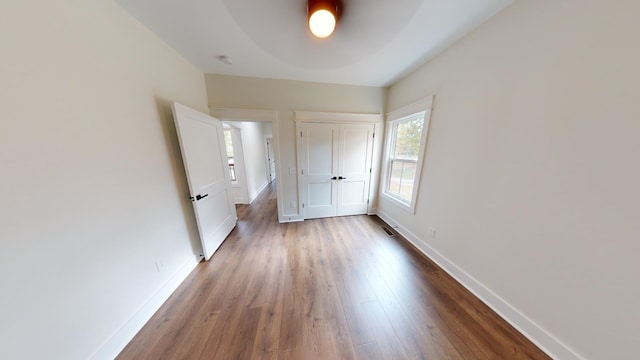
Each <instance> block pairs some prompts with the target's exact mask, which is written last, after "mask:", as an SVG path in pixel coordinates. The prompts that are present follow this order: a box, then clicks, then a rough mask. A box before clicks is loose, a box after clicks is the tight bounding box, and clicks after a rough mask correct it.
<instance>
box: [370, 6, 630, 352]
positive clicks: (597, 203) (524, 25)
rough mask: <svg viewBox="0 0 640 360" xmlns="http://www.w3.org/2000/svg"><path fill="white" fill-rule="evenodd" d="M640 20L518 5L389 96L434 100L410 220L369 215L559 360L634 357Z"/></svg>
mask: <svg viewBox="0 0 640 360" xmlns="http://www.w3.org/2000/svg"><path fill="white" fill-rule="evenodd" d="M638 13H640V4H639V3H638V2H636V1H614V2H606V1H578V0H572V1H552V0H541V1H519V2H516V3H515V4H514V5H512V6H511V7H509V8H508V9H507V10H506V11H504V12H503V13H501V14H500V15H498V16H497V17H496V18H494V19H493V20H491V21H489V22H488V23H487V24H485V25H484V26H482V27H481V28H480V29H478V30H477V31H475V32H474V33H472V34H471V35H470V36H468V37H466V38H465V39H464V40H463V41H461V42H459V43H458V44H457V45H455V46H453V47H452V48H450V49H449V50H447V51H446V52H445V53H443V54H441V55H440V56H438V57H437V58H436V59H435V60H433V61H431V62H429V63H428V64H426V65H424V66H423V67H421V68H420V69H419V70H418V71H416V72H415V73H413V74H411V75H410V76H408V77H407V78H406V79H404V80H402V81H400V82H399V83H397V84H395V85H393V86H392V87H391V88H390V90H389V94H388V95H389V97H388V109H389V110H394V109H397V108H399V107H401V106H403V105H405V104H409V103H411V102H413V101H415V100H417V99H419V98H422V97H424V96H427V95H435V103H434V107H433V116H432V120H431V129H430V133H429V139H428V146H427V153H426V158H425V162H424V172H423V177H422V179H421V183H420V193H419V198H418V206H417V210H416V214H415V215H412V216H409V215H408V214H406V213H405V212H402V211H401V210H400V209H397V208H395V207H394V205H393V204H392V203H391V202H389V201H384V200H381V201H380V206H379V207H380V212H381V213H382V214H385V215H386V216H387V218H388V219H393V220H394V221H395V222H396V223H397V224H399V225H400V226H401V229H403V231H404V232H405V233H406V234H408V235H409V236H410V237H411V238H412V239H413V240H414V241H416V243H417V244H418V245H419V246H420V247H421V248H422V249H423V250H424V251H426V252H427V253H430V254H431V255H432V256H434V257H435V258H437V259H438V260H439V261H441V263H443V264H444V265H446V267H448V269H449V270H450V271H452V272H453V273H454V274H455V275H456V276H458V277H459V278H460V279H462V280H463V281H465V282H466V283H467V285H468V286H470V287H471V288H472V289H474V291H476V293H478V294H480V295H481V296H483V297H484V298H485V300H488V302H489V303H491V304H492V305H493V306H494V307H495V308H497V309H498V310H499V311H501V312H502V313H503V314H505V315H506V317H507V318H510V319H511V320H512V321H513V322H514V323H516V325H518V326H519V327H520V328H521V329H522V330H523V331H525V332H526V333H528V334H529V335H532V336H533V337H534V338H535V339H536V341H538V343H540V344H541V345H542V346H544V347H545V348H547V350H549V351H550V352H551V353H553V354H555V355H556V356H557V357H558V358H563V359H564V358H566V359H569V358H576V357H578V356H582V357H584V358H588V359H631V358H636V357H637V353H638V350H637V335H638V334H640V325H638V324H640V311H638V299H640V286H639V285H638V279H639V278H640V261H638V254H640V241H638V240H639V237H638V234H639V233H640V220H639V219H638V218H639V216H640V211H639V207H638V206H639V205H638V204H640V190H639V188H638V184H640V166H639V161H640V141H639V140H638V134H640V106H638V100H637V98H638V84H640V71H639V70H638V64H640V47H639V46H638V34H640V22H638V20H637V14H638ZM428 226H433V227H435V228H436V229H437V233H436V234H437V235H436V237H435V238H431V237H430V236H429V235H428V230H427V228H428ZM562 344H565V345H566V346H563V345H562ZM570 349H573V351H574V353H572V352H571V350H570Z"/></svg>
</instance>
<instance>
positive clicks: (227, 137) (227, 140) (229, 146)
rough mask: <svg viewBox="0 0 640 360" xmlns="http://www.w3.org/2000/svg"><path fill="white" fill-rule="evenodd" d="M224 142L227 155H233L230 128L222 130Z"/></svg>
mask: <svg viewBox="0 0 640 360" xmlns="http://www.w3.org/2000/svg"><path fill="white" fill-rule="evenodd" d="M224 143H225V145H226V146H227V156H228V157H230V158H232V157H233V142H232V141H231V130H225V131H224Z"/></svg>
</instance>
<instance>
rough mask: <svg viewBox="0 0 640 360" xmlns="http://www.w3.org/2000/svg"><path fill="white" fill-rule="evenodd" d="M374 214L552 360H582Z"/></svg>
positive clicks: (401, 229) (380, 213) (410, 235)
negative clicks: (552, 359)
mask: <svg viewBox="0 0 640 360" xmlns="http://www.w3.org/2000/svg"><path fill="white" fill-rule="evenodd" d="M377 215H378V217H379V218H380V219H382V220H383V221H384V222H386V223H387V224H389V225H390V226H391V227H393V228H394V230H396V231H397V232H398V233H399V234H400V235H402V237H404V238H405V239H407V241H409V242H410V243H411V244H412V245H413V246H414V247H415V248H417V249H418V250H420V251H421V252H422V253H423V254H424V255H426V256H427V257H428V258H429V259H431V260H433V262H435V263H436V264H438V266H440V267H441V268H442V269H443V270H444V271H446V272H447V273H448V274H449V275H451V276H452V277H453V278H454V279H455V280H456V281H458V282H459V283H460V284H461V285H462V286H464V287H465V288H466V289H467V290H469V291H470V292H471V293H472V294H474V295H475V296H476V297H478V298H479V299H480V300H481V301H482V302H483V303H485V304H486V305H487V306H489V307H490V308H491V309H492V310H493V311H495V312H496V313H497V314H498V315H500V317H502V318H503V319H504V320H505V321H507V322H508V323H509V324H511V325H512V326H513V327H514V328H516V329H517V330H518V331H519V332H520V333H521V334H523V335H524V336H525V337H527V338H528V339H529V340H531V342H533V343H534V344H536V346H538V347H539V348H540V349H541V350H542V351H544V352H545V353H547V355H549V356H551V357H552V358H554V359H562V360H583V359H584V358H583V357H582V356H580V355H579V354H578V353H576V352H575V351H573V350H572V349H571V348H569V347H568V346H567V345H565V344H564V343H562V342H561V341H560V340H558V339H557V338H555V337H554V336H553V335H551V334H549V333H548V332H547V331H546V330H545V329H543V328H542V327H541V326H539V325H538V324H536V323H535V322H534V321H533V320H531V319H529V318H528V317H527V316H526V315H524V314H523V313H521V312H520V311H519V310H518V309H516V308H515V307H513V306H512V305H511V304H509V303H508V302H507V301H505V300H504V299H502V298H501V297H500V296H499V295H498V294H496V293H494V292H493V291H491V289H489V288H487V287H486V286H484V285H483V284H482V283H481V282H479V281H478V280H476V279H475V278H474V277H473V276H471V275H469V274H467V273H466V272H465V271H464V270H462V269H461V268H460V267H458V266H457V265H456V264H455V263H453V262H452V261H451V260H449V259H447V258H446V257H445V256H444V255H442V254H440V253H439V252H438V251H436V250H435V249H434V248H432V247H431V246H429V245H428V244H427V243H426V242H425V241H422V240H421V239H419V238H418V237H417V236H416V235H415V234H413V233H412V232H411V231H409V230H408V229H406V228H405V227H404V226H402V225H401V224H400V222H398V221H396V220H395V219H393V218H391V217H390V216H389V215H388V214H386V213H384V212H383V211H380V210H379V209H378V213H377Z"/></svg>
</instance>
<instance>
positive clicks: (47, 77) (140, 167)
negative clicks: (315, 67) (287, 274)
mask: <svg viewBox="0 0 640 360" xmlns="http://www.w3.org/2000/svg"><path fill="white" fill-rule="evenodd" d="M0 44H1V47H2V56H0V79H1V80H0V122H1V123H2V130H1V131H0V164H1V170H0V171H1V177H0V199H2V202H1V205H0V244H1V246H2V250H1V251H0V274H1V275H0V279H2V280H1V282H0V288H1V289H2V290H1V291H2V296H0V308H1V309H2V321H1V323H0V358H3V359H87V358H89V357H90V356H91V355H92V354H94V353H96V351H98V350H99V349H101V347H102V346H103V345H105V348H103V350H102V352H99V353H98V354H97V356H98V357H111V356H113V355H114V352H117V351H118V350H119V348H118V347H119V346H123V345H124V344H125V343H126V341H127V340H128V339H127V336H128V335H127V334H128V333H127V331H129V332H130V331H135V330H137V329H135V328H136V326H137V325H138V324H139V323H140V322H141V321H144V320H146V318H145V317H146V316H148V315H150V314H149V311H150V310H154V306H156V305H158V301H160V302H161V301H162V300H163V297H165V296H166V295H168V293H170V291H171V290H172V288H173V287H174V286H175V285H176V284H177V283H179V281H180V280H182V279H183V278H184V275H185V274H186V273H188V271H189V270H191V269H192V268H193V267H194V266H195V264H196V262H195V254H196V253H197V252H198V240H197V232H196V231H195V228H194V225H193V224H192V220H191V219H192V217H191V216H192V215H191V205H190V204H189V202H188V201H187V200H186V196H187V186H186V182H185V181H184V180H183V179H184V174H183V170H182V168H181V167H182V163H181V160H180V154H179V150H178V149H179V148H178V144H177V139H176V137H175V130H174V126H173V120H172V118H171V110H170V107H169V100H174V99H175V100H178V101H180V102H182V103H184V104H185V105H188V106H191V107H195V108H196V109H199V110H201V111H203V112H207V97H206V89H205V84H204V76H203V74H202V73H201V72H200V71H198V70H197V69H195V68H194V67H193V66H192V65H190V64H189V63H188V62H187V61H185V60H184V59H183V58H182V57H180V56H179V55H177V54H176V52H175V51H174V50H172V49H171V48H169V47H168V46H167V45H165V44H164V43H163V42H161V41H160V40H159V39H158V38H157V37H156V36H154V35H153V34H151V33H150V32H149V31H148V30H147V29H145V28H144V27H142V26H141V25H140V24H139V23H137V22H136V21H135V20H133V19H132V18H131V17H130V16H129V15H128V14H126V13H125V12H124V11H123V10H121V9H120V8H119V7H118V6H117V5H115V4H114V3H113V2H111V1H81V0H61V1H52V2H48V1H38V2H33V1H3V2H1V3H0ZM156 260H161V261H162V263H163V267H162V271H161V272H158V271H157V270H156V267H155V264H154V262H155V261H156ZM174 274H175V276H174ZM163 285H166V286H165V287H163ZM154 295H156V296H155V297H154ZM149 301H151V302H150V303H149ZM149 304H151V306H150V305H149ZM145 305H146V307H145ZM139 310H140V311H139ZM132 318H133V320H132ZM129 320H132V321H129ZM128 321H129V322H128ZM123 326H124V328H122V327H123ZM119 330H123V331H124V332H122V331H120V332H119ZM113 335H115V338H113V339H112V338H111V337H112V336H113Z"/></svg>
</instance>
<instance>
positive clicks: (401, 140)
mask: <svg viewBox="0 0 640 360" xmlns="http://www.w3.org/2000/svg"><path fill="white" fill-rule="evenodd" d="M423 125H424V116H419V117H415V118H412V119H410V120H407V121H403V122H401V123H398V124H397V125H396V129H395V130H396V134H395V142H394V147H393V154H392V155H391V156H392V157H393V158H396V159H410V160H418V153H419V152H420V139H421V137H422V127H423Z"/></svg>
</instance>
